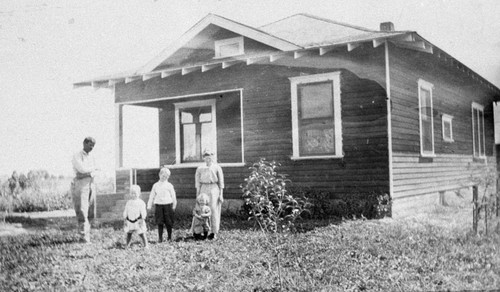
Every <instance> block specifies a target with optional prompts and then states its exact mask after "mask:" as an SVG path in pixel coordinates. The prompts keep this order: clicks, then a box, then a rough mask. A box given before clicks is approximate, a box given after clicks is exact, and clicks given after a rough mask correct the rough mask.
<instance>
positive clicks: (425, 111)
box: [420, 89, 432, 120]
mask: <svg viewBox="0 0 500 292" xmlns="http://www.w3.org/2000/svg"><path fill="white" fill-rule="evenodd" d="M420 97H421V98H422V101H421V103H422V109H421V113H422V119H423V120H430V119H431V118H432V105H431V95H430V92H429V91H428V90H425V89H421V91H420Z"/></svg>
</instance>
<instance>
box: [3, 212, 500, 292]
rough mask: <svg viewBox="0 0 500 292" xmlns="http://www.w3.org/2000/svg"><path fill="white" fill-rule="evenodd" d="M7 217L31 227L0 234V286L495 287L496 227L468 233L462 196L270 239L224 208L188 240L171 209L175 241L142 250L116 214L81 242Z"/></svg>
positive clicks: (68, 232)
mask: <svg viewBox="0 0 500 292" xmlns="http://www.w3.org/2000/svg"><path fill="white" fill-rule="evenodd" d="M7 220H8V221H10V222H13V223H16V222H17V223H22V224H23V227H25V228H27V229H28V230H33V228H36V229H37V230H38V231H33V232H31V233H29V234H25V235H17V236H4V237H0V260H1V261H0V291H26V290H44V291H45V290H63V291H67V290H78V291H80V290H98V291H436V290H440V291H446V290H451V291H457V290H479V289H484V290H488V289H499V288H500V236H499V235H498V233H493V234H491V233H490V235H489V236H484V235H483V236H473V235H471V234H470V232H469V231H470V229H471V223H470V221H471V211H470V209H468V208H465V207H463V206H455V207H438V208H435V209H434V210H432V211H430V212H428V213H424V214H423V215H420V216H416V217H408V218H404V219H398V220H393V219H382V220H372V221H362V220H351V221H343V222H333V221H331V222H319V223H318V224H317V227H314V228H312V227H311V226H313V225H312V224H311V222H302V225H301V227H302V232H300V233H298V234H292V235H284V236H282V237H280V238H279V242H278V244H276V242H275V241H272V239H271V238H270V237H269V235H266V234H263V233H262V232H260V231H256V230H254V229H253V228H252V226H251V224H249V223H248V222H242V221H240V220H238V219H237V218H223V225H222V232H221V236H220V238H219V239H218V240H217V241H205V242H195V241H192V240H190V239H189V238H186V234H185V232H186V230H187V229H188V226H189V224H190V218H179V219H178V221H177V222H176V226H175V231H174V234H175V237H176V238H177V240H176V241H174V242H169V243H157V234H156V230H155V229H153V230H149V231H148V237H149V238H148V239H149V241H150V243H151V245H150V249H149V250H144V249H142V247H141V245H140V244H139V242H140V240H139V238H138V237H137V236H134V238H133V240H135V244H134V245H133V246H132V248H131V249H129V250H125V249H124V234H123V232H122V230H121V227H122V226H121V222H115V223H109V224H100V226H97V228H95V229H93V233H92V240H93V242H92V244H88V245H87V244H83V243H79V242H78V238H77V237H76V235H75V232H74V231H73V229H74V227H75V224H74V220H75V219H74V218H57V219H36V220H34V219H26V218H13V217H10V218H7ZM272 242H273V243H272ZM277 252H278V253H277ZM278 259H279V260H278ZM278 263H279V266H280V269H279V268H278ZM280 282H281V284H280ZM280 287H281V288H282V289H280Z"/></svg>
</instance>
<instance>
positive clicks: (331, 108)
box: [290, 72, 342, 159]
mask: <svg viewBox="0 0 500 292" xmlns="http://www.w3.org/2000/svg"><path fill="white" fill-rule="evenodd" d="M290 82H291V93H292V136H293V157H292V159H313V158H333V157H342V127H341V117H340V72H334V73H326V74H316V75H309V76H300V77H291V78H290Z"/></svg>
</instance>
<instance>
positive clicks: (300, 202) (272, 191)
mask: <svg viewBox="0 0 500 292" xmlns="http://www.w3.org/2000/svg"><path fill="white" fill-rule="evenodd" d="M278 166H279V164H278V163H277V162H275V161H271V162H269V161H266V160H265V159H264V158H261V159H260V160H259V162H257V163H254V164H253V166H252V167H250V170H251V171H252V172H251V173H250V175H249V176H248V178H246V179H245V185H244V186H242V190H243V199H244V200H245V203H244V207H243V210H244V213H245V214H246V215H247V216H249V219H254V220H256V221H257V222H258V224H259V226H260V227H261V228H262V230H263V231H268V232H277V233H281V232H284V231H290V230H291V229H293V227H294V222H295V220H296V219H297V218H299V217H300V215H301V214H302V212H304V211H307V206H308V203H307V200H306V199H303V198H295V197H293V196H292V195H291V194H290V193H288V191H287V189H286V188H287V183H289V182H291V181H290V180H288V179H286V175H284V174H279V173H277V171H276V169H277V168H278Z"/></svg>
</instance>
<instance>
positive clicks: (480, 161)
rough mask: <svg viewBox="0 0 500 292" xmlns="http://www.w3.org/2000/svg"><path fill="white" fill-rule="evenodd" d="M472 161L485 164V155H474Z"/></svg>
mask: <svg viewBox="0 0 500 292" xmlns="http://www.w3.org/2000/svg"><path fill="white" fill-rule="evenodd" d="M472 162H477V163H485V164H486V156H479V157H478V156H474V157H472Z"/></svg>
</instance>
